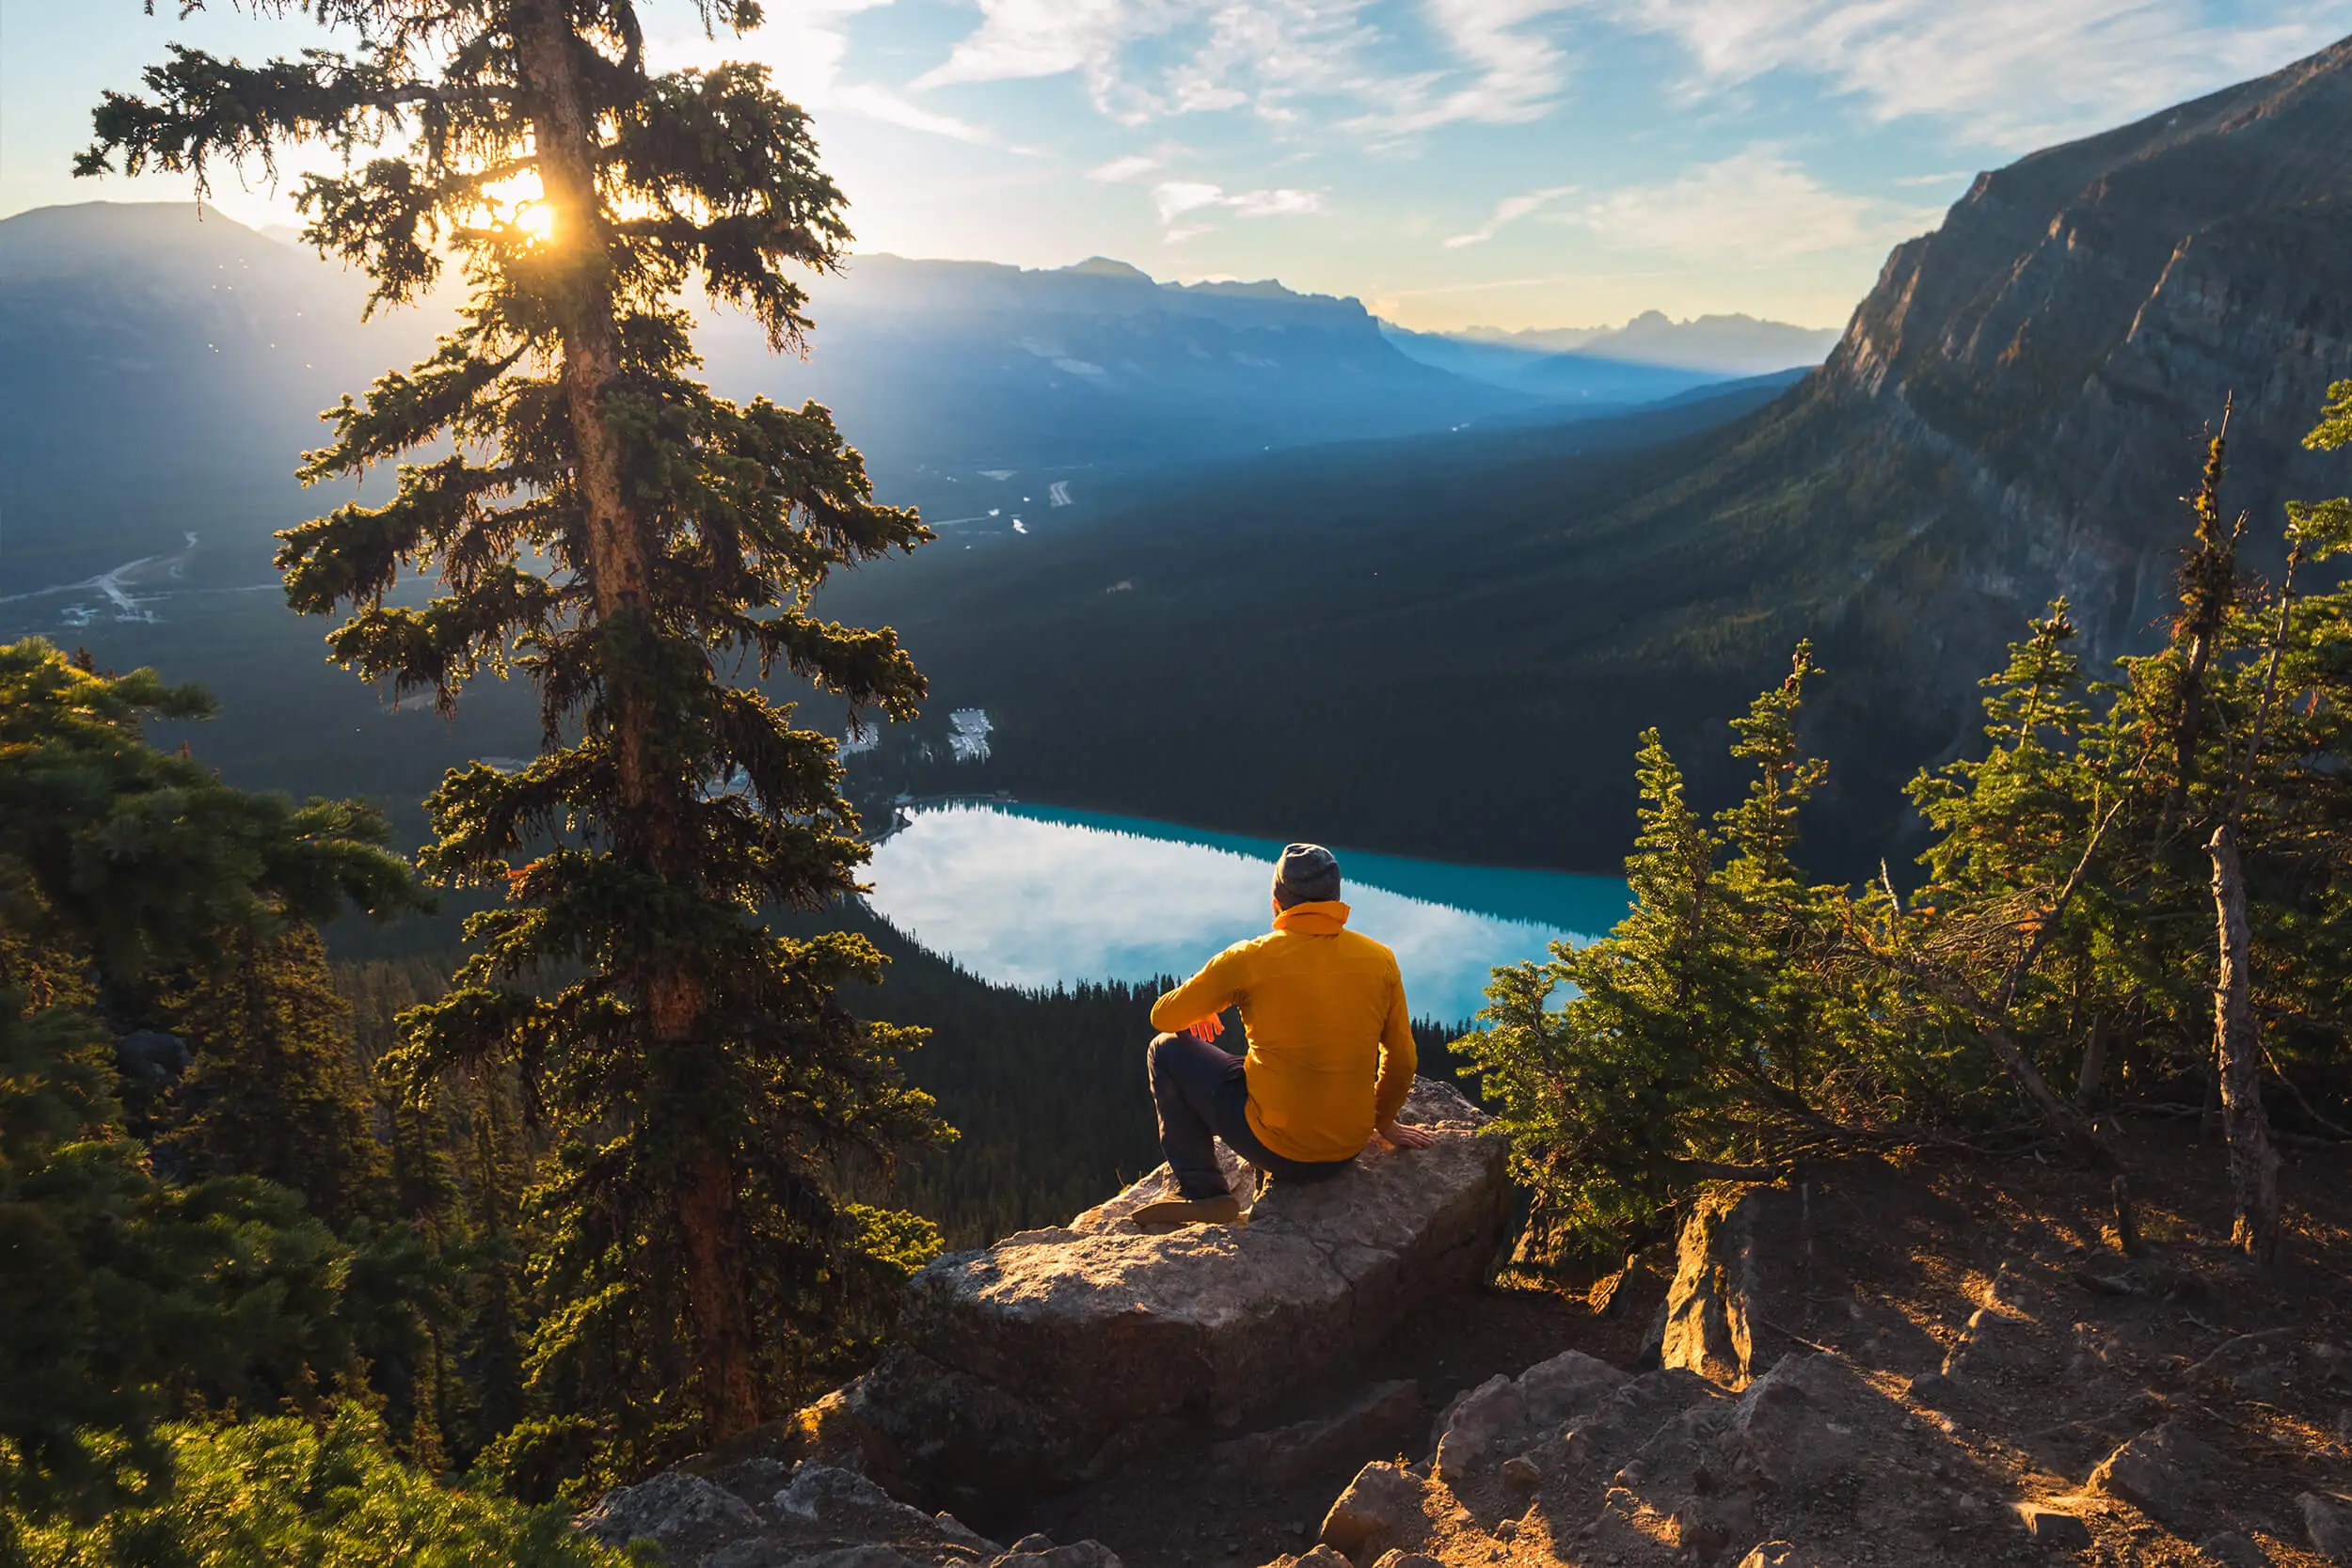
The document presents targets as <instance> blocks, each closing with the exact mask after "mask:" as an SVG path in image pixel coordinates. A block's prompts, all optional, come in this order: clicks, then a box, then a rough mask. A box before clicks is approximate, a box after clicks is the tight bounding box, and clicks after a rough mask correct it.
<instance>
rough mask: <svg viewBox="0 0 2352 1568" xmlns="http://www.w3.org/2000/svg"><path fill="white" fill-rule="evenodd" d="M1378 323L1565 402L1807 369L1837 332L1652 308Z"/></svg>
mask: <svg viewBox="0 0 2352 1568" xmlns="http://www.w3.org/2000/svg"><path fill="white" fill-rule="evenodd" d="M1381 330H1382V331H1383V332H1385V333H1386V334H1387V336H1388V339H1389V341H1391V342H1392V343H1394V344H1395V345H1396V346H1397V348H1398V350H1399V351H1400V352H1402V353H1403V354H1405V355H1406V356H1408V357H1410V358H1413V359H1417V360H1419V361H1421V362H1422V364H1424V365H1430V366H1434V367H1436V368H1437V369H1439V370H1446V371H1452V372H1454V374H1456V375H1465V376H1469V377H1470V378H1471V379H1472V380H1477V381H1485V382H1487V383H1490V384H1491V385H1494V386H1497V387H1504V388H1510V389H1511V390H1513V391H1520V392H1528V393H1532V394H1534V395H1535V396H1537V397H1542V398H1546V399H1549V400H1551V401H1554V402H1559V403H1568V404H1605V403H1625V402H1649V401H1653V400H1655V399H1658V398H1662V397H1669V396H1672V395H1674V394H1675V393H1677V392H1683V391H1688V390H1691V389H1692V388H1700V387H1705V386H1708V385H1714V384H1720V383H1722V382H1725V381H1731V380H1739V379H1744V378H1747V377H1752V376H1758V375H1770V374H1773V373H1775V372H1781V371H1788V370H1795V369H1800V368H1802V369H1806V370H1810V369H1811V368H1813V367H1814V366H1816V365H1819V364H1820V362H1821V361H1822V360H1823V359H1824V358H1826V357H1827V356H1828V355H1829V351H1830V350H1831V349H1833V348H1835V347H1836V345H1837V339H1838V334H1837V331H1836V328H1834V327H1823V328H1814V327H1805V326H1791V325H1788V324H1787V323H1785V322H1768V321H1758V320H1757V319H1756V318H1755V317H1754V316H1743V315H1734V316H1699V317H1696V318H1694V319H1692V320H1690V321H1681V322H1677V321H1675V320H1672V319H1671V318H1669V317H1668V316H1667V315H1666V314H1665V313H1664V312H1662V311H1659V310H1645V311H1644V312H1643V313H1642V314H1641V315H1638V316H1636V317H1634V318H1633V319H1632V320H1631V321H1629V322H1628V323H1626V325H1623V326H1594V327H1548V328H1542V329H1537V330H1533V331H1522V332H1504V331H1502V330H1501V329H1499V328H1495V327H1486V326H1474V327H1470V328H1468V329H1467V330H1464V331H1461V332H1413V331H1409V330H1407V329H1406V328H1405V327H1401V326H1398V325H1394V324H1393V323H1386V322H1384V323H1382V324H1381Z"/></svg>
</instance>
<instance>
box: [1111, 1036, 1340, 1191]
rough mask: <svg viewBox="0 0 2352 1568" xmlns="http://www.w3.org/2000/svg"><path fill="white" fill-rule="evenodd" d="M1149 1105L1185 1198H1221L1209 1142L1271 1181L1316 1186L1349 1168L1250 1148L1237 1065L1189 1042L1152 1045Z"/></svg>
mask: <svg viewBox="0 0 2352 1568" xmlns="http://www.w3.org/2000/svg"><path fill="white" fill-rule="evenodd" d="M1150 1060H1151V1063H1152V1103H1153V1104H1154V1105H1156V1106H1158V1107H1159V1112H1160V1152H1161V1153H1162V1154H1165V1155H1166V1156H1168V1168H1169V1169H1171V1170H1173V1171H1174V1172H1175V1173H1176V1185H1177V1187H1178V1189H1179V1190H1180V1191H1181V1192H1182V1193H1183V1194H1184V1196H1186V1197H1222V1196H1225V1193H1226V1191H1227V1188H1226V1185H1225V1172H1224V1170H1223V1168H1222V1167H1220V1166H1219V1165H1218V1164H1217V1163H1216V1142H1215V1140H1216V1139H1217V1138H1223V1139H1224V1140H1225V1147H1226V1148H1230V1149H1232V1151H1233V1152H1234V1153H1236V1154H1238V1155H1240V1156H1241V1157H1242V1158H1243V1159H1245V1160H1247V1161H1248V1162H1249V1163H1250V1164H1253V1165H1255V1166H1257V1167H1258V1168H1259V1169H1260V1170H1262V1171H1263V1172H1265V1173H1266V1174H1267V1175H1268V1176H1270V1177H1272V1178H1273V1179H1274V1180H1277V1181H1321V1180H1326V1179H1327V1178H1329V1177H1333V1176H1337V1175H1338V1174H1339V1173H1340V1172H1342V1171H1343V1170H1345V1169H1346V1168H1347V1167H1348V1166H1349V1165H1351V1164H1354V1163H1355V1162H1354V1161H1352V1160H1316V1161H1310V1160H1289V1159H1285V1158H1283V1157H1282V1156H1281V1155H1279V1154H1277V1153H1275V1152H1274V1150H1272V1149H1270V1148H1266V1146H1265V1145H1264V1144H1263V1143H1261V1142H1259V1141H1258V1134H1257V1133H1256V1132H1252V1131H1250V1127H1249V1117H1248V1115H1247V1114H1246V1107H1247V1106H1248V1103H1249V1081H1248V1079H1247V1078H1245V1077H1244V1076H1243V1074H1242V1059H1241V1058H1240V1057H1239V1056H1235V1055H1232V1054H1231V1053H1227V1052H1223V1051H1219V1050H1218V1049H1217V1048H1216V1046H1214V1045H1210V1044H1207V1043H1206V1042H1204V1041H1201V1040H1197V1039H1195V1038H1193V1037H1191V1036H1190V1035H1161V1036H1159V1037H1156V1038H1155V1039H1153V1040H1152V1051H1151V1056H1150Z"/></svg>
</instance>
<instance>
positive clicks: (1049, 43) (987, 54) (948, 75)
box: [914, 0, 1175, 88]
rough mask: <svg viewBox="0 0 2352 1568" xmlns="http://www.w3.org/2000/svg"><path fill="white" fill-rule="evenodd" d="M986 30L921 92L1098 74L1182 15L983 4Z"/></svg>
mask: <svg viewBox="0 0 2352 1568" xmlns="http://www.w3.org/2000/svg"><path fill="white" fill-rule="evenodd" d="M979 8H980V16H981V22H980V26H979V30H978V31H977V32H976V33H974V34H973V35H972V36H971V37H969V38H967V39H965V40H963V41H962V42H961V43H959V44H957V45H956V47H955V52H954V53H953V54H951V55H948V56H947V59H946V62H945V63H944V64H941V65H938V66H935V67H933V68H932V69H931V70H930V71H927V72H925V73H924V74H923V75H922V76H920V77H918V78H917V79H916V80H915V83H914V86H915V87H918V88H921V87H947V86H951V85H953V84H956V83H959V82H1014V81H1023V80H1026V79H1028V78H1031V77H1037V76H1058V75H1060V74H1061V73H1062V72H1063V71H1078V70H1085V69H1089V68H1093V67H1096V66H1098V65H1099V64H1100V63H1101V62H1102V61H1103V60H1104V59H1105V58H1106V57H1107V56H1108V55H1112V54H1115V53H1116V52H1117V50H1118V49H1119V48H1120V45H1122V44H1123V43H1125V42H1126V41H1127V40H1130V39H1134V38H1140V37H1145V36H1148V35H1149V34H1151V33H1152V32H1154V31H1157V30H1159V28H1160V27H1162V26H1164V25H1166V24H1167V22H1168V21H1172V20H1173V18H1172V16H1170V15H1169V14H1168V13H1170V12H1172V11H1173V10H1174V9H1175V7H1174V6H1172V5H1168V4H1161V3H1156V0H1142V3H1140V4H1137V3H1131V0H979Z"/></svg>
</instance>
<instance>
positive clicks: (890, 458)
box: [701, 255, 1539, 472]
mask: <svg viewBox="0 0 2352 1568" xmlns="http://www.w3.org/2000/svg"><path fill="white" fill-rule="evenodd" d="M809 293H810V307H809V309H810V313H811V314H812V315H813V316H814V317H815V319H816V321H817V330H816V331H815V333H813V334H812V335H811V337H810V341H809V355H808V357H807V358H806V359H805V360H799V361H796V360H791V359H777V358H775V357H773V356H770V355H769V354H768V353H767V351H766V347H765V345H764V343H762V342H761V341H760V340H759V338H758V335H757V334H756V333H755V332H754V331H753V330H751V329H750V327H749V326H748V325H747V324H745V323H743V322H741V321H739V320H737V319H734V318H727V317H720V318H715V319H713V320H712V321H710V322H709V323H708V324H707V325H706V327H705V329H704V331H703V333H702V337H701V341H702V343H703V347H704V351H705V353H706V355H707V357H708V362H709V368H710V373H711V376H712V379H713V381H714V382H715V383H717V384H718V385H719V386H721V387H722V388H728V389H731V390H735V391H739V392H750V391H755V390H756V391H759V392H764V393H766V394H768V395H769V396H771V397H777V398H789V399H794V400H797V399H800V398H803V397H815V398H817V399H818V400H819V401H821V402H823V403H824V404H827V406H829V407H831V408H832V409H833V410H834V415H835V417H836V418H837V419H838V420H839V421H840V423H841V426H842V428H843V429H844V430H846V431H848V432H849V433H850V436H851V438H852V439H853V440H855V441H856V442H857V443H858V445H859V446H860V448H861V449H862V450H864V451H866V454H867V456H868V458H869V460H871V461H872V462H873V463H874V464H875V465H876V466H877V467H878V469H880V470H882V471H884V472H890V471H898V470H907V469H912V468H914V467H917V466H929V467H934V468H939V467H1000V468H1024V467H1032V468H1033V467H1041V466H1072V465H1086V464H1102V463H1133V462H1135V461H1136V460H1138V459H1152V460H1179V459H1181V460H1185V461H1197V460H1199V459H1200V458H1202V457H1215V456H1219V455H1227V456H1230V455H1237V454H1240V453H1244V452H1253V451H1264V450H1266V449H1267V448H1269V447H1286V446H1298V445H1303V444H1306V443H1310V442H1316V441H1331V440H1343V439H1351V438H1362V437H1378V436H1401V435H1409V434H1413V433H1416V432H1421V431H1428V430H1443V429H1447V428H1449V427H1451V426H1454V425H1458V424H1463V423H1468V422H1470V421H1473V420H1482V419H1488V418H1493V417H1496V416H1502V415H1513V414H1522V413H1526V412H1528V411H1530V410H1532V409H1534V408H1536V407H1537V406H1539V402H1538V400H1537V399H1536V398H1534V396H1532V395H1530V394H1525V393H1518V392H1513V391H1510V390H1508V389H1505V388H1499V387H1495V386H1491V385H1488V384H1486V383H1485V382H1483V381H1478V380H1473V379H1470V378H1467V377H1463V376H1458V375H1455V374H1453V373H1450V372H1446V371H1444V370H1442V369H1438V368H1436V367H1432V366H1429V365H1425V364H1422V363H1419V362H1417V361H1415V360H1413V359H1411V358H1408V357H1407V356H1405V355H1403V354H1400V353H1398V352H1397V351H1396V349H1395V348H1394V347H1393V346H1392V345H1391V344H1390V343H1389V342H1388V341H1386V339H1384V338H1383V337H1382V335H1381V332H1380V327H1379V324H1378V323H1377V322H1376V321H1375V319H1374V318H1373V317H1372V316H1371V315H1370V314H1368V313H1367V312H1366V311H1365V309H1364V308H1363V307H1362V306H1361V305H1359V303H1357V302H1356V301H1355V300H1353V299H1335V298H1332V297H1330V296H1328V295H1324V294H1301V293H1293V292H1292V291H1291V290H1289V289H1286V288H1284V287H1282V286H1281V285H1280V284H1279V283H1274V282H1264V283H1249V284H1233V283H1209V284H1195V285H1191V286H1189V287H1186V286H1183V285H1178V284H1171V283H1160V282H1156V281H1154V280H1153V279H1152V277H1149V276H1147V275H1146V274H1144V273H1142V272H1139V271H1137V270H1136V268H1134V267H1131V266H1128V265H1126V264H1125V263H1123V262H1120V261H1107V260H1104V258H1101V257H1096V258H1094V259H1093V260H1091V261H1083V262H1080V263H1079V264H1078V265H1076V266H1072V267H1061V268H1057V269H1052V270H1045V271H1027V270H1024V269H1022V268H1018V267H1010V266H999V265H995V264H993V263H989V262H981V261H908V260H905V259H903V258H901V257H897V256H889V255H871V256H859V257H856V258H854V259H852V260H851V261H850V262H849V264H848V266H847V267H846V269H845V270H844V272H843V273H842V274H841V275H839V276H837V277H819V278H817V279H814V280H813V281H812V283H811V285H810V289H809Z"/></svg>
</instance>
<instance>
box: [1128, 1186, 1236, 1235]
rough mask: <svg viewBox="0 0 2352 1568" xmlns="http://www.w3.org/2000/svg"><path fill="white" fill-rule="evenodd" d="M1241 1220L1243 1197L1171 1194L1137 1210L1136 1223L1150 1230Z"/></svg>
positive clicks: (1229, 1194) (1232, 1223)
mask: <svg viewBox="0 0 2352 1568" xmlns="http://www.w3.org/2000/svg"><path fill="white" fill-rule="evenodd" d="M1240 1220H1241V1200H1240V1199H1239V1198H1237V1197H1235V1196H1233V1195H1232V1194H1231V1193H1227V1194H1226V1195H1225V1196H1223V1197H1169V1198H1162V1199H1161V1200H1160V1201H1159V1202H1157V1203H1147V1204H1145V1205H1144V1206H1143V1207H1142V1208H1140V1209H1138V1210H1136V1224H1137V1225H1139V1226H1141V1227H1143V1228H1144V1229H1146V1230H1174V1229H1175V1228H1177V1227H1179V1226H1186V1225H1235V1224H1238V1223H1239V1222H1240Z"/></svg>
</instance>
